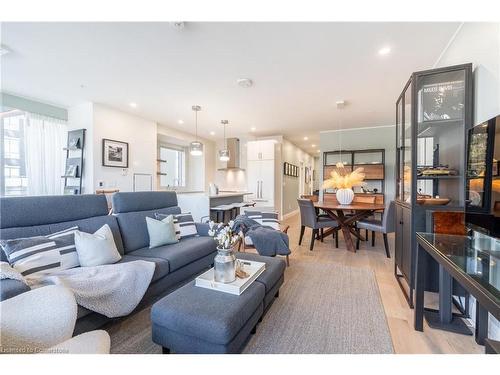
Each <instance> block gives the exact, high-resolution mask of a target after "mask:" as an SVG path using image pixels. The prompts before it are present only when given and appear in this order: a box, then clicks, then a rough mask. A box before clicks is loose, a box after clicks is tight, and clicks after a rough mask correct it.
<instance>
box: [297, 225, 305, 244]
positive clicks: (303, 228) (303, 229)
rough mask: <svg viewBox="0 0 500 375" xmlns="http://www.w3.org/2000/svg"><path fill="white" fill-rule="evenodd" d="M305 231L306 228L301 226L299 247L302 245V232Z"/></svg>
mask: <svg viewBox="0 0 500 375" xmlns="http://www.w3.org/2000/svg"><path fill="white" fill-rule="evenodd" d="M305 230H306V227H305V226H303V225H301V226H300V237H299V246H300V245H301V244H302V237H304V231H305Z"/></svg>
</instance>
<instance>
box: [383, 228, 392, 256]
mask: <svg viewBox="0 0 500 375" xmlns="http://www.w3.org/2000/svg"><path fill="white" fill-rule="evenodd" d="M383 236H384V246H385V255H387V258H390V257H391V253H390V251H389V241H387V233H383Z"/></svg>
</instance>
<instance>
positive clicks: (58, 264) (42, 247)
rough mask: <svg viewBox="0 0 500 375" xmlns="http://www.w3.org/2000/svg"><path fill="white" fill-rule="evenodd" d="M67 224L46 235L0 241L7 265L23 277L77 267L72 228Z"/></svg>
mask: <svg viewBox="0 0 500 375" xmlns="http://www.w3.org/2000/svg"><path fill="white" fill-rule="evenodd" d="M76 231H78V227H71V228H68V229H65V230H63V231H60V232H56V233H52V234H49V235H48V236H39V237H30V238H18V239H14V240H4V241H2V243H1V245H2V248H3V250H4V252H5V254H6V255H7V258H8V260H9V263H10V265H11V266H12V267H13V268H14V269H15V270H16V271H18V272H19V273H20V274H21V275H23V276H25V277H37V276H40V275H43V274H47V273H50V272H53V271H62V270H67V269H70V268H74V267H78V266H79V265H80V263H79V261H78V254H77V253H76V247H75V232H76Z"/></svg>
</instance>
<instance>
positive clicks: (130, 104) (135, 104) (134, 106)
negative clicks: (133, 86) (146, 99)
mask: <svg viewBox="0 0 500 375" xmlns="http://www.w3.org/2000/svg"><path fill="white" fill-rule="evenodd" d="M128 105H129V106H131V107H132V108H137V103H134V102H131V103H128Z"/></svg>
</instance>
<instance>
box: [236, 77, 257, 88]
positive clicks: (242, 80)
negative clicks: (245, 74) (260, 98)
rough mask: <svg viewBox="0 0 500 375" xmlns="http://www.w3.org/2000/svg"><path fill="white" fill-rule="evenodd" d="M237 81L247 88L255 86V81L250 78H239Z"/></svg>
mask: <svg viewBox="0 0 500 375" xmlns="http://www.w3.org/2000/svg"><path fill="white" fill-rule="evenodd" d="M236 83H237V84H238V85H239V86H240V87H243V88H245V89H248V88H249V87H252V86H253V81H252V80H251V79H250V78H239V79H237V80H236Z"/></svg>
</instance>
